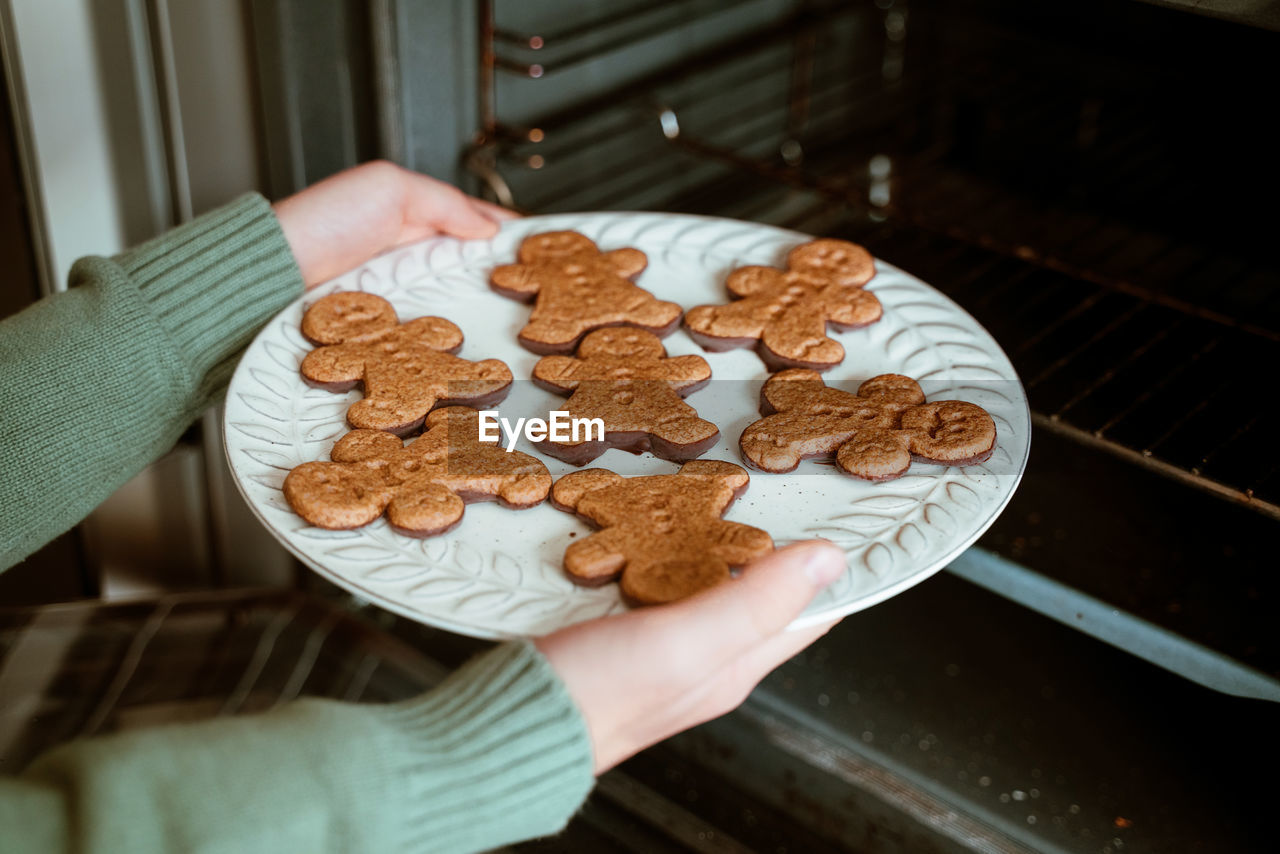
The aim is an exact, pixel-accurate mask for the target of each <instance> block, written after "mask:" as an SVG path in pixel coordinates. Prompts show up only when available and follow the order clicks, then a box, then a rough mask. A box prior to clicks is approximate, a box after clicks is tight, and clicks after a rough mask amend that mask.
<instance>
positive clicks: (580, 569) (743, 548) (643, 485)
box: [551, 460, 773, 605]
mask: <svg viewBox="0 0 1280 854" xmlns="http://www.w3.org/2000/svg"><path fill="white" fill-rule="evenodd" d="M749 482H750V477H749V476H748V475H747V472H746V471H745V470H744V469H743V468H742V467H741V466H736V465H734V464H733V463H726V462H721V461H719V460H692V461H690V462H687V463H685V464H684V465H683V466H681V467H680V471H679V472H677V473H676V474H660V475H648V476H645V477H622V476H621V475H618V474H614V473H613V472H611V471H608V470H607V469H585V470H583V471H578V472H573V473H572V474H567V475H565V476H564V477H562V478H560V479H559V480H558V481H556V484H555V486H554V487H552V490H551V503H552V504H553V505H554V506H556V507H558V508H560V509H561V510H566V511H571V512H574V513H577V514H578V516H580V517H582V518H583V519H585V520H587V521H588V522H590V523H592V524H594V525H595V526H596V527H598V528H601V529H602V530H600V531H597V532H596V533H594V534H592V535H591V536H589V537H587V538H586V539H585V540H579V541H577V542H575V543H573V544H572V545H570V546H569V548H567V549H566V550H565V553H564V568H565V571H566V572H567V573H568V574H569V577H570V578H571V579H572V580H573V581H574V582H576V583H578V584H582V585H585V586H588V587H596V586H599V585H602V584H606V583H608V582H610V581H613V580H614V579H617V578H619V577H621V579H622V595H623V596H624V597H625V598H626V599H627V600H628V601H630V602H632V603H633V604H637V605H654V604H659V603H662V602H672V601H674V600H676V599H683V598H684V597H686V596H692V595H693V594H694V593H697V592H699V591H701V590H705V589H707V588H708V587H713V586H715V585H717V584H720V583H721V582H724V581H728V580H729V578H730V577H731V575H730V571H729V570H730V567H736V566H742V565H743V564H746V563H748V562H750V561H752V560H754V559H755V558H757V557H760V556H761V555H763V554H767V553H769V552H771V551H773V540H772V538H770V536H769V535H768V534H767V533H766V532H764V531H762V530H760V529H759V528H753V527H751V526H750V525H743V524H740V523H738V522H726V521H724V520H723V519H721V518H720V517H721V516H723V515H724V513H725V511H726V510H728V509H729V505H731V504H732V503H733V502H734V500H735V499H736V498H737V497H738V496H739V495H741V494H742V493H743V492H745V491H746V489H747V484H748V483H749Z"/></svg>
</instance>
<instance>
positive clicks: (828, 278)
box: [684, 239, 881, 371]
mask: <svg viewBox="0 0 1280 854" xmlns="http://www.w3.org/2000/svg"><path fill="white" fill-rule="evenodd" d="M875 272H876V270H875V263H874V262H873V261H872V258H871V254H870V253H869V252H867V250H865V249H863V248H862V247H861V246H859V245H858V244H856V243H849V242H848V241H845V240H830V239H826V240H812V241H810V242H808V243H803V244H801V245H800V246H797V247H796V248H795V249H792V250H791V251H790V252H789V253H788V254H787V269H786V270H777V269H774V268H773V267H739V268H738V269H737V270H734V271H733V272H732V273H730V274H729V278H728V280H727V281H726V283H725V284H726V286H727V287H728V289H729V293H730V294H732V295H733V296H734V298H735V301H734V302H730V303H727V304H725V305H700V306H697V307H696V308H691V309H689V311H688V313H687V314H686V315H685V318H684V325H685V328H686V329H688V330H689V335H690V336H691V337H692V338H693V340H695V341H697V342H698V343H699V344H701V345H702V346H703V347H705V348H706V349H708V350H712V351H715V352H720V351H723V350H730V349H733V348H735V347H749V346H755V347H756V350H757V351H758V352H759V353H760V357H761V358H762V359H764V361H765V364H766V365H768V367H769V370H771V371H776V370H780V369H782V368H811V369H813V370H817V371H825V370H826V369H828V368H830V367H833V366H834V365H837V364H839V363H840V361H841V360H842V359H844V347H842V346H840V342H838V341H836V340H834V339H832V338H829V337H827V327H828V326H831V327H834V328H835V329H842V330H843V329H857V328H858V327H860V326H867V325H868V324H871V323H875V322H876V321H877V320H879V319H880V315H881V308H880V301H879V300H878V299H876V298H875V296H874V295H872V294H871V293H870V292H868V291H865V290H863V289H862V287H863V285H865V284H866V283H867V282H869V281H870V280H871V278H872V276H874V275H875Z"/></svg>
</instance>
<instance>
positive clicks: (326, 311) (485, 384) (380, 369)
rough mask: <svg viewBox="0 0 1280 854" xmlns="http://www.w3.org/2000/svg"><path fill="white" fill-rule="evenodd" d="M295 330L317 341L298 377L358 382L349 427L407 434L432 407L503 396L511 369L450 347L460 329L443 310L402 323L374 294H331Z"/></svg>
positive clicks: (344, 384) (342, 384)
mask: <svg viewBox="0 0 1280 854" xmlns="http://www.w3.org/2000/svg"><path fill="white" fill-rule="evenodd" d="M302 334H303V335H304V336H305V337H306V338H307V340H308V341H310V342H311V343H313V344H318V345H321V346H319V347H317V348H316V349H315V350H312V351H311V352H310V353H308V354H307V356H306V358H304V359H303V360H302V368H301V370H302V377H303V379H305V380H306V381H307V382H308V383H309V384H311V385H313V386H318V387H320V388H325V389H328V390H330V391H346V390H347V389H350V388H353V387H354V386H355V385H356V384H357V383H360V382H363V383H364V395H365V396H364V399H363V400H358V401H356V402H355V403H354V404H352V405H351V408H350V409H348V410H347V421H348V422H349V423H350V424H351V426H352V427H357V428H363V429H369V430H387V431H389V432H392V433H395V434H397V435H401V436H403V435H406V434H408V433H410V432H412V431H413V430H415V429H416V428H417V427H418V426H419V425H420V424H422V419H423V417H424V416H425V415H426V414H427V413H428V412H430V411H431V410H432V409H433V408H434V407H436V406H441V405H447V404H451V403H465V404H467V405H470V406H489V405H491V404H494V403H497V402H498V401H500V400H502V398H504V397H506V394H507V390H508V389H509V387H510V385H511V370H510V369H509V368H508V367H507V366H506V364H504V363H503V362H500V361H498V360H497V359H485V360H484V361H482V362H470V361H467V360H466V359H460V358H458V357H457V356H455V355H453V354H454V353H457V352H458V350H459V349H461V348H462V330H460V329H458V327H457V326H455V325H453V324H452V323H450V322H449V321H447V320H445V319H444V318H442V317H419V318H417V319H416V320H410V321H407V322H405V323H401V322H400V321H399V320H398V319H397V317H396V311H395V309H394V308H392V307H391V303H389V302H387V301H386V300H385V299H383V298H382V297H380V296H375V295H374V294H367V293H362V292H359V291H345V292H341V293H336V294H330V295H329V296H327V297H324V298H323V299H321V300H319V301H318V302H317V303H316V304H315V305H313V306H311V308H309V309H307V313H306V314H305V315H303V317H302Z"/></svg>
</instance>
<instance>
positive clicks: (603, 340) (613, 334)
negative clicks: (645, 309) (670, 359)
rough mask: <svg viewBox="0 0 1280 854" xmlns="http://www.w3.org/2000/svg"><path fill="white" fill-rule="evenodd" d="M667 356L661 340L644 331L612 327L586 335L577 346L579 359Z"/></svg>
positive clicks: (648, 358) (642, 358) (645, 358)
mask: <svg viewBox="0 0 1280 854" xmlns="http://www.w3.org/2000/svg"><path fill="white" fill-rule="evenodd" d="M666 355H667V350H666V348H665V347H663V346H662V340H661V339H660V338H658V336H657V335H654V334H653V333H652V332H648V331H646V330H644V329H636V328H633V327H626V326H612V327H608V328H606V329H597V330H596V331H595V332H592V333H590V334H588V335H587V336H586V337H585V338H583V339H582V343H581V344H579V345H578V358H580V359H598V358H612V359H641V360H653V359H661V358H662V357H664V356H666Z"/></svg>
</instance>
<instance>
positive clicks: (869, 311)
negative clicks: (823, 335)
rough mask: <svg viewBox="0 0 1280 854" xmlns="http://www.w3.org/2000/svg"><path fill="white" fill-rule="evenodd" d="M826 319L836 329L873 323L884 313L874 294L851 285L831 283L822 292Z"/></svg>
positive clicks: (852, 327)
mask: <svg viewBox="0 0 1280 854" xmlns="http://www.w3.org/2000/svg"><path fill="white" fill-rule="evenodd" d="M823 302H824V304H825V305H826V308H827V311H826V314H827V321H828V322H829V323H830V324H831V325H832V326H835V327H836V328H838V329H856V328H858V327H860V326H868V325H870V324H872V323H875V322H876V321H877V320H879V319H880V317H881V315H882V314H884V308H883V307H882V306H881V305H880V300H878V299H877V298H876V296H875V294H873V293H871V292H870V291H864V290H863V289H862V288H860V287H855V286H852V285H832V286H831V287H829V288H827V289H826V291H825V292H824V293H823Z"/></svg>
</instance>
